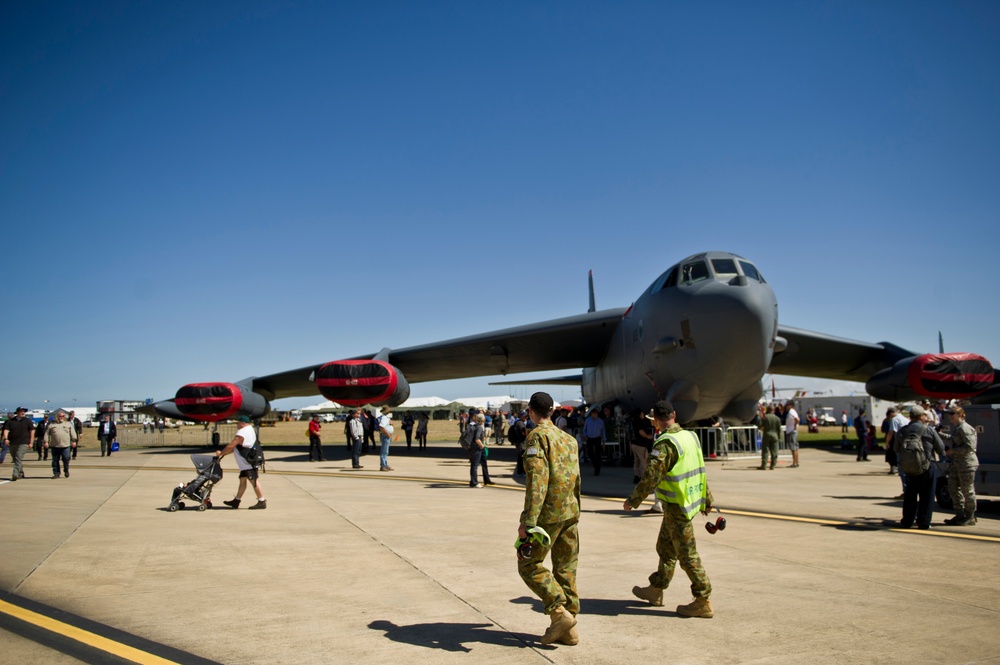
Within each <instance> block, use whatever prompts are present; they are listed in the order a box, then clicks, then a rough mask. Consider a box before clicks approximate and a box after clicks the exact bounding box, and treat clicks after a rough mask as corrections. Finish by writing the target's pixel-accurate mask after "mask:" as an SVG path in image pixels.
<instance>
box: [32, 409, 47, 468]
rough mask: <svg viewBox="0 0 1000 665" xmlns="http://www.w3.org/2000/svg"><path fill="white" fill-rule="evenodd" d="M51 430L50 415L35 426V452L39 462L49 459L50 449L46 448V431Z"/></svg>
mask: <svg viewBox="0 0 1000 665" xmlns="http://www.w3.org/2000/svg"><path fill="white" fill-rule="evenodd" d="M48 428H49V414H45V417H44V418H42V420H41V422H39V423H38V424H37V425H35V452H36V453H38V459H39V460H47V459H48V458H49V449H48V448H46V447H45V430H47V429H48Z"/></svg>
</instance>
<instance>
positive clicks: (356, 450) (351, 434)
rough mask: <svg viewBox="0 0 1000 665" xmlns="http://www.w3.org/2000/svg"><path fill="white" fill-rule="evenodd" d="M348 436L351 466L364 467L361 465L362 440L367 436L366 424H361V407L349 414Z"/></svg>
mask: <svg viewBox="0 0 1000 665" xmlns="http://www.w3.org/2000/svg"><path fill="white" fill-rule="evenodd" d="M346 431H347V437H348V439H349V441H350V448H351V468H352V469H363V468H364V467H363V466H361V440H362V439H364V436H365V426H364V425H362V424H361V409H355V410H354V411H352V412H351V414H350V415H348V416H347V426H346Z"/></svg>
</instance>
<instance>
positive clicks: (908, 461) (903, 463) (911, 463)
mask: <svg viewBox="0 0 1000 665" xmlns="http://www.w3.org/2000/svg"><path fill="white" fill-rule="evenodd" d="M926 431H927V425H922V426H921V427H920V429H916V428H914V427H907V428H906V436H904V437H903V442H902V443H901V444H900V446H899V468H900V469H901V470H902V471H903V473H905V474H907V475H910V476H919V475H920V474H922V473H923V472H925V471H927V469H929V468H931V463H930V461H928V459H927V451H926V450H925V449H924V442H923V435H924V432H926Z"/></svg>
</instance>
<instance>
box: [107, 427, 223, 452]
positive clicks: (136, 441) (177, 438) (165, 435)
mask: <svg viewBox="0 0 1000 665" xmlns="http://www.w3.org/2000/svg"><path fill="white" fill-rule="evenodd" d="M235 435H236V425H235V424H222V425H213V426H211V427H209V428H208V429H205V428H201V427H178V428H164V429H163V431H160V430H158V429H148V430H146V431H143V429H142V428H141V427H119V428H118V445H119V446H120V447H122V448H158V447H197V446H212V445H225V444H227V443H229V442H230V441H232V439H233V436H235Z"/></svg>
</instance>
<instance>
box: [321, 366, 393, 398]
mask: <svg viewBox="0 0 1000 665" xmlns="http://www.w3.org/2000/svg"><path fill="white" fill-rule="evenodd" d="M316 387H317V388H318V389H319V392H320V394H321V395H323V397H325V398H327V399H329V400H333V401H334V402H337V403H338V404H343V405H345V406H362V405H364V404H372V403H373V402H379V403H380V402H389V401H394V400H392V399H391V398H392V397H393V395H396V394H397V393H399V392H400V391H401V390H403V389H405V392H406V393H407V394H409V385H408V384H407V383H406V379H404V378H403V377H402V376H401V375H400V374H399V372H398V370H397V369H396V368H395V367H393V366H392V365H390V364H389V363H387V362H382V361H381V360H336V361H334V362H330V363H327V364H325V365H323V366H322V367H320V368H319V370H317V371H316ZM404 399H405V397H404Z"/></svg>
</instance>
